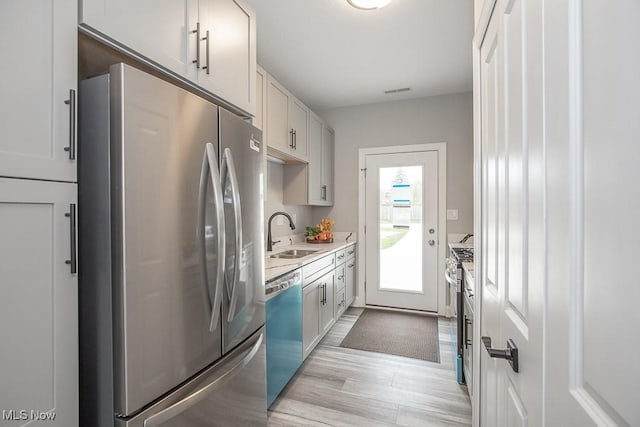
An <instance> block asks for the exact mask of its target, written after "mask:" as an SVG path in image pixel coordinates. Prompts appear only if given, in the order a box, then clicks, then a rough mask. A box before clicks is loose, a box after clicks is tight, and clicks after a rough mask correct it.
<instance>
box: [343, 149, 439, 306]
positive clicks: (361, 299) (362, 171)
mask: <svg viewBox="0 0 640 427" xmlns="http://www.w3.org/2000/svg"><path fill="white" fill-rule="evenodd" d="M416 151H436V152H437V153H438V260H437V265H438V311H437V314H438V315H439V316H445V315H446V314H447V313H446V308H447V307H446V289H445V280H444V268H445V259H446V257H447V250H446V249H447V143H446V142H435V143H425V144H409V145H394V146H386V147H371V148H360V149H358V171H359V174H358V238H359V241H360V242H361V243H360V244H359V245H358V264H357V266H358V271H357V283H358V287H357V295H356V297H355V300H354V303H353V305H354V306H358V307H366V300H365V292H366V290H365V289H366V288H365V282H366V278H367V277H366V271H367V265H366V264H367V262H366V246H367V245H366V239H367V236H366V234H365V222H366V220H365V218H366V212H365V209H366V181H365V178H366V172H367V171H366V163H365V162H366V156H368V155H372V154H395V153H411V152H416Z"/></svg>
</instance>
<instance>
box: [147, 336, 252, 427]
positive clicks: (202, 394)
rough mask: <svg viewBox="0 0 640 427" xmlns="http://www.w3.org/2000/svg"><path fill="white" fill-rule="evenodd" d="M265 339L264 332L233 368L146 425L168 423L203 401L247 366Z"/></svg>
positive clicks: (150, 426)
mask: <svg viewBox="0 0 640 427" xmlns="http://www.w3.org/2000/svg"><path fill="white" fill-rule="evenodd" d="M263 339H264V334H260V335H259V336H258V338H257V340H256V342H255V344H254V345H253V346H252V347H251V348H250V349H249V350H247V352H246V353H245V354H244V355H243V356H242V358H241V359H240V360H239V361H238V363H236V364H235V365H233V366H232V367H231V368H229V369H226V370H225V371H223V372H222V373H221V374H220V375H218V376H217V377H216V379H214V380H213V381H211V382H209V383H208V384H207V385H205V386H204V387H202V388H201V389H199V390H197V391H196V392H194V393H192V394H190V395H189V396H187V397H185V398H184V399H182V400H180V401H178V402H176V403H174V404H173V405H171V406H169V407H168V408H167V409H164V410H162V411H160V412H158V413H157V414H154V415H152V416H150V417H149V418H147V419H145V420H144V423H143V426H144V427H155V426H159V425H162V424H164V423H166V422H167V421H169V420H171V419H172V418H175V417H176V416H178V415H180V414H181V413H183V412H184V411H186V410H187V409H189V408H191V407H192V406H194V405H195V404H197V403H199V402H201V401H203V400H204V399H205V398H206V397H207V396H208V395H209V394H211V393H212V392H213V391H215V390H217V389H218V388H219V387H221V386H223V385H224V384H226V383H227V382H229V380H231V379H233V377H235V376H236V375H237V374H238V373H240V372H241V371H242V370H243V369H244V367H245V366H247V365H248V364H249V362H251V360H253V358H254V357H255V355H256V354H257V353H258V350H259V349H260V346H261V345H262V341H263Z"/></svg>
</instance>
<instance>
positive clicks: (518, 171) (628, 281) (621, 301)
mask: <svg viewBox="0 0 640 427" xmlns="http://www.w3.org/2000/svg"><path fill="white" fill-rule="evenodd" d="M487 10H488V9H487ZM639 18H640V3H638V2H637V1H634V0H623V1H619V2H607V3H606V4H605V3H603V2H600V1H597V0H564V1H553V2H543V1H540V0H536V1H529V2H525V1H524V0H498V1H497V2H496V6H495V9H494V10H493V14H492V16H491V18H490V20H489V26H488V30H487V32H486V34H485V35H484V38H483V41H482V43H481V46H480V51H479V52H476V53H478V57H477V62H476V65H478V68H477V71H479V78H478V79H477V80H476V83H477V84H478V85H479V88H480V99H481V102H480V104H481V105H480V107H481V108H480V111H479V112H480V115H479V116H476V117H481V126H480V128H481V132H480V135H481V136H480V151H481V156H480V159H481V162H480V165H481V171H480V175H481V180H480V181H481V222H480V223H481V227H480V229H481V236H480V241H481V247H480V248H481V251H480V253H481V264H480V265H479V267H480V276H479V277H480V280H481V281H480V283H481V294H482V298H481V300H482V321H481V325H480V331H478V332H479V334H478V335H483V336H487V337H491V346H493V347H497V348H505V346H506V340H507V339H512V340H513V341H514V342H515V344H516V345H517V347H518V356H519V357H518V359H519V360H518V362H519V369H518V370H519V372H518V373H516V372H514V370H513V369H512V368H511V366H510V365H509V364H508V363H507V362H505V361H504V360H499V359H496V358H490V357H489V352H488V351H486V349H485V346H484V345H482V344H480V345H481V346H482V347H481V348H476V351H478V352H479V353H480V354H479V355H480V356H481V360H480V367H481V377H480V380H481V385H480V389H479V390H480V394H481V396H480V417H479V419H476V420H475V421H476V423H479V424H480V425H487V426H494V425H495V426H513V425H520V426H524V425H536V426H537V425H550V426H555V425H561V426H565V425H566V426H595V425H598V426H605V425H606V426H614V425H617V426H618V425H619V426H632V425H640V411H639V410H638V405H637V397H636V395H637V393H636V388H637V383H638V380H639V379H640V365H638V363H636V355H637V354H638V353H639V352H640V342H639V341H638V340H637V339H635V335H634V332H633V330H634V326H635V325H637V324H638V323H639V322H640V311H639V310H637V301H638V299H640V288H639V287H638V286H637V280H634V279H633V278H632V277H634V276H633V274H634V273H633V265H634V264H635V258H636V255H635V253H636V252H637V245H638V243H637V242H639V241H640V231H638V227H637V213H638V211H640V199H639V198H638V197H637V194H638V189H637V182H638V180H639V179H640V172H638V167H637V165H638V163H639V162H640V145H639V144H638V141H639V140H640V122H639V121H638V120H637V118H638V117H640V106H639V105H638V102H637V99H638V97H640V78H638V71H637V70H638V68H639V67H640V59H639V57H638V55H634V54H633V53H634V52H635V51H636V50H637V49H636V44H637V40H639V39H640V27H639V26H638V25H637V21H638V19H639ZM479 34H481V33H479ZM477 87H478V86H477ZM619 208H622V209H619ZM487 344H488V341H487Z"/></svg>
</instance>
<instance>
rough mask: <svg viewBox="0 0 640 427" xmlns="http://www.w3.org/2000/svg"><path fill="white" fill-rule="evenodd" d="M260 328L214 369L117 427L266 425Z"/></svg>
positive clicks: (118, 422)
mask: <svg viewBox="0 0 640 427" xmlns="http://www.w3.org/2000/svg"><path fill="white" fill-rule="evenodd" d="M264 334H265V330H264V327H263V328H261V329H260V330H258V331H257V332H256V333H255V334H254V336H252V337H251V338H250V339H249V340H248V341H246V342H245V343H243V344H242V345H241V346H239V347H238V348H237V349H236V350H234V351H233V353H231V354H229V355H228V356H227V357H225V358H224V359H223V360H222V361H220V362H219V363H218V364H216V365H214V366H213V367H211V368H209V369H207V370H206V371H205V372H203V373H202V374H200V375H198V376H197V377H196V378H195V379H194V380H193V381H190V382H189V383H187V384H185V385H184V386H183V387H181V388H179V389H178V390H176V391H175V392H173V393H171V394H170V395H169V396H167V397H166V398H164V399H162V400H161V401H159V402H158V403H157V404H155V405H154V406H152V407H150V408H148V409H147V410H145V411H143V412H142V413H140V414H138V415H136V416H135V417H133V418H130V419H122V418H117V419H116V423H115V426H116V427H230V426H247V427H252V426H256V427H257V426H266V425H267V400H266V399H267V397H266V389H265V365H266V363H265V353H266V344H265V343H266V340H265V336H264Z"/></svg>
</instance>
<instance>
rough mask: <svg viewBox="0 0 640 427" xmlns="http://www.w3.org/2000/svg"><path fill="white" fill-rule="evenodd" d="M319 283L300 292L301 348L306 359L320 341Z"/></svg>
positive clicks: (320, 297)
mask: <svg viewBox="0 0 640 427" xmlns="http://www.w3.org/2000/svg"><path fill="white" fill-rule="evenodd" d="M320 284H321V282H315V283H312V284H311V285H309V286H307V287H305V288H304V289H303V290H302V348H303V353H304V357H307V355H308V354H309V353H311V350H313V347H315V345H316V344H317V343H318V340H319V339H320V304H321V300H322V292H321V290H322V289H321V286H320Z"/></svg>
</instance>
